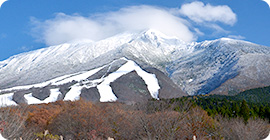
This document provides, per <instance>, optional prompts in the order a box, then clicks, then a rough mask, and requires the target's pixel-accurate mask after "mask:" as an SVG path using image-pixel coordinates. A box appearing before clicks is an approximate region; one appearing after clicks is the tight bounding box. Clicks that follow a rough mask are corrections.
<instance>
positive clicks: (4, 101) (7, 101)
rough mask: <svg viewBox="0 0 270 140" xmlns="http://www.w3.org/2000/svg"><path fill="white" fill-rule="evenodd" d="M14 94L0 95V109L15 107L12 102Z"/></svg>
mask: <svg viewBox="0 0 270 140" xmlns="http://www.w3.org/2000/svg"><path fill="white" fill-rule="evenodd" d="M13 94H14V93H8V94H3V95H0V107H4V106H11V105H17V104H16V103H15V102H14V101H13V100H12V98H13Z"/></svg>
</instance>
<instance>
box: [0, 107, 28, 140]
mask: <svg viewBox="0 0 270 140" xmlns="http://www.w3.org/2000/svg"><path fill="white" fill-rule="evenodd" d="M26 108H27V107H26V106H10V107H2V108H0V123H1V124H0V127H1V130H2V135H3V137H5V138H6V139H15V138H20V137H24V138H25V139H31V138H32V136H31V135H30V132H31V130H29V129H26V124H25V122H26V119H27V113H26Z"/></svg>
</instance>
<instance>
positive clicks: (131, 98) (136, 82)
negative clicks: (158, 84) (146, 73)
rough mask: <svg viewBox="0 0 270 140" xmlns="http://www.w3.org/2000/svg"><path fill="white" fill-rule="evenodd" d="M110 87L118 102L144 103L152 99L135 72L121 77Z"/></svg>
mask: <svg viewBox="0 0 270 140" xmlns="http://www.w3.org/2000/svg"><path fill="white" fill-rule="evenodd" d="M111 87H112V90H113V92H114V94H115V95H116V97H117V98H118V99H117V101H119V102H125V103H135V102H145V101H147V100H148V99H151V98H152V97H151V95H150V93H149V91H148V89H147V86H146V84H145V82H144V81H143V79H142V78H141V77H140V76H139V75H138V74H137V73H136V72H135V71H133V72H130V73H128V74H126V75H123V76H121V77H120V78H118V79H117V80H115V81H114V82H112V83H111Z"/></svg>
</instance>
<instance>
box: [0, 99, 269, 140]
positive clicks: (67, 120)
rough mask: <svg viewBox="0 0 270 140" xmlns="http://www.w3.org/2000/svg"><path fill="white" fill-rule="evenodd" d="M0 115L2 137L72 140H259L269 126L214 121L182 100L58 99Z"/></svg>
mask: <svg viewBox="0 0 270 140" xmlns="http://www.w3.org/2000/svg"><path fill="white" fill-rule="evenodd" d="M0 111H1V112H0V119H1V120H0V121H1V122H5V125H6V124H8V125H9V127H7V126H5V125H4V124H1V123H0V127H1V128H3V132H2V134H3V135H4V137H8V138H9V139H14V138H17V139H18V138H19V137H22V138H23V139H36V138H38V137H37V134H42V133H43V132H44V130H48V132H50V134H51V135H52V136H63V137H64V139H72V140H73V139H89V140H102V139H107V138H108V137H111V138H114V139H127V140H128V139H168V140H174V139H184V140H188V139H190V140H191V139H192V138H193V136H196V137H197V139H224V138H225V139H234V138H237V139H242V137H243V138H245V139H249V138H255V139H257V138H258V139H259V138H263V137H266V135H267V134H268V132H269V130H270V128H269V123H268V122H267V121H263V120H259V119H250V120H249V122H248V123H247V124H245V123H244V122H243V121H239V120H236V119H232V120H227V119H225V118H222V117H219V118H215V119H214V118H212V117H210V116H208V115H207V113H206V112H205V111H204V110H203V109H201V108H200V107H198V106H194V105H192V104H191V103H190V102H188V101H187V102H185V103H183V104H167V103H165V102H162V101H149V102H148V103H145V104H136V105H125V104H122V103H92V102H88V101H84V100H78V101H74V102H70V101H67V102H64V101H58V102H55V103H50V104H40V105H30V106H27V107H5V108H1V110H0ZM11 124H12V125H11ZM11 126H12V127H11ZM11 129H12V131H11ZM255 130H256V131H255ZM259 130H260V131H259ZM232 132H233V133H232ZM35 134H36V135H35Z"/></svg>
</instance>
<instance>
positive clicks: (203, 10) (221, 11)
mask: <svg viewBox="0 0 270 140" xmlns="http://www.w3.org/2000/svg"><path fill="white" fill-rule="evenodd" d="M179 13H180V14H182V15H185V16H187V17H188V18H189V19H191V20H193V21H195V22H197V23H203V22H221V23H225V24H228V25H234V24H235V23H236V21H237V18H236V14H235V13H234V12H233V11H232V10H231V8H230V7H228V6H227V5H219V6H212V5H210V4H206V5H205V4H204V3H202V2H200V1H195V2H192V3H188V4H184V5H182V6H181V9H180V10H179Z"/></svg>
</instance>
